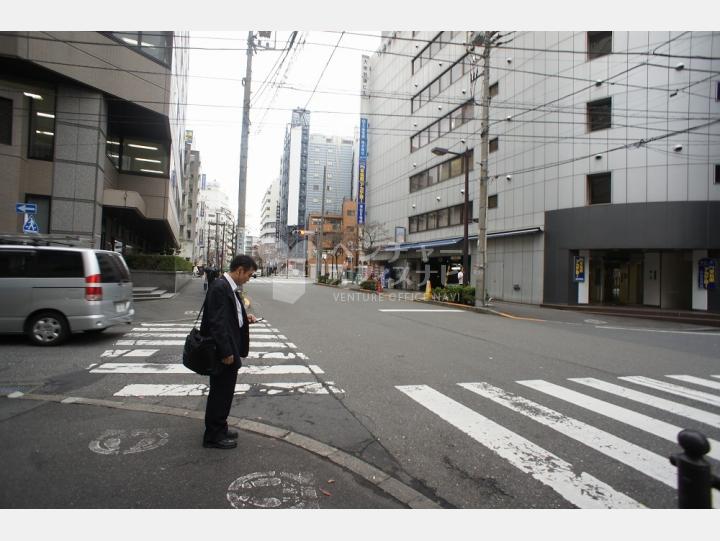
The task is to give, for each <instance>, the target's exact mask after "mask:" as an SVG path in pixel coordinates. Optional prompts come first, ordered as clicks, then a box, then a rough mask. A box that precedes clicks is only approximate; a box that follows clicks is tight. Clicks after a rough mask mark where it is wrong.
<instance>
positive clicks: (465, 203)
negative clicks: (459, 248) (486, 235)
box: [430, 147, 477, 296]
mask: <svg viewBox="0 0 720 541" xmlns="http://www.w3.org/2000/svg"><path fill="white" fill-rule="evenodd" d="M430 152H432V153H433V154H435V155H436V156H444V155H445V154H452V155H454V156H462V157H463V161H464V163H463V167H464V168H465V189H464V190H463V279H462V285H464V286H465V285H467V284H468V279H469V276H468V274H469V273H468V270H469V267H468V218H469V216H468V198H469V197H470V195H469V191H470V190H469V189H468V188H469V184H470V152H471V151H470V149H467V150H465V152H453V151H452V150H448V149H447V148H442V147H434V148H433V149H432V150H431V151H430ZM476 296H477V295H476Z"/></svg>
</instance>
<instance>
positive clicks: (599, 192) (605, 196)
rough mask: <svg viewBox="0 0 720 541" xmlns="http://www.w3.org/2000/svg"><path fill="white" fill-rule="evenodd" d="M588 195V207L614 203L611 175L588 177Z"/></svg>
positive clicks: (600, 174)
mask: <svg viewBox="0 0 720 541" xmlns="http://www.w3.org/2000/svg"><path fill="white" fill-rule="evenodd" d="M587 193H588V205H601V204H605V203H610V202H611V201H612V198H611V181H610V173H598V174H595V175H588V176H587Z"/></svg>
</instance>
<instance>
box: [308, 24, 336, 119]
mask: <svg viewBox="0 0 720 541" xmlns="http://www.w3.org/2000/svg"><path fill="white" fill-rule="evenodd" d="M344 35H345V32H343V33H342V34H340V37H339V38H338V40H337V43H336V44H335V47H334V48H333V50H332V52H331V53H330V57H329V58H328V59H327V62H325V66H324V67H323V69H322V72H320V77H318V80H317V82H316V83H315V88H313V91H312V92H311V94H310V97H309V98H308V100H307V102H306V103H305V107H303V109H307V107H308V105H310V101H311V100H312V99H313V96H314V95H315V91H316V90H317V87H318V86H319V85H320V81H322V78H323V75H325V70H327V67H328V66H329V65H330V61H331V60H332V58H333V56H334V55H335V51H337V48H338V45H340V41H342V39H343V36H344Z"/></svg>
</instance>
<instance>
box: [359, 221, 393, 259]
mask: <svg viewBox="0 0 720 541" xmlns="http://www.w3.org/2000/svg"><path fill="white" fill-rule="evenodd" d="M389 240H390V233H388V230H387V228H386V225H385V224H384V223H381V222H368V223H367V224H365V226H364V227H363V236H362V239H361V240H360V244H361V246H362V250H363V252H365V255H366V256H367V255H368V254H369V253H372V252H373V251H375V250H377V249H378V248H380V246H382V244H383V243H386V242H388V241H389Z"/></svg>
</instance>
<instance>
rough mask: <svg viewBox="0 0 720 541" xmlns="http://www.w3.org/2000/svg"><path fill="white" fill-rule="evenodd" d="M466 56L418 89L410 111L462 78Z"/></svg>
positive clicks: (418, 107) (411, 101)
mask: <svg viewBox="0 0 720 541" xmlns="http://www.w3.org/2000/svg"><path fill="white" fill-rule="evenodd" d="M467 56H468V55H467V54H464V55H463V56H462V57H461V58H460V60H458V61H457V62H455V63H454V64H453V65H451V66H450V67H448V68H447V69H446V70H445V71H443V72H442V73H440V75H438V76H437V77H436V78H435V79H433V80H432V81H430V83H429V84H428V85H427V86H425V87H424V88H423V89H422V90H420V92H418V93H417V94H415V96H413V97H412V98H411V100H410V110H411V112H413V113H414V112H415V111H417V110H418V109H420V107H422V106H423V104H425V103H428V102H429V101H430V100H432V99H433V98H434V97H436V96H437V95H438V94H440V92H442V91H443V90H445V89H447V88H449V87H450V85H452V84H453V83H455V82H457V81H458V80H460V78H462V76H463V74H464V73H465V71H464V70H463V66H464V65H465V59H466V58H467ZM496 86H497V83H496Z"/></svg>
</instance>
